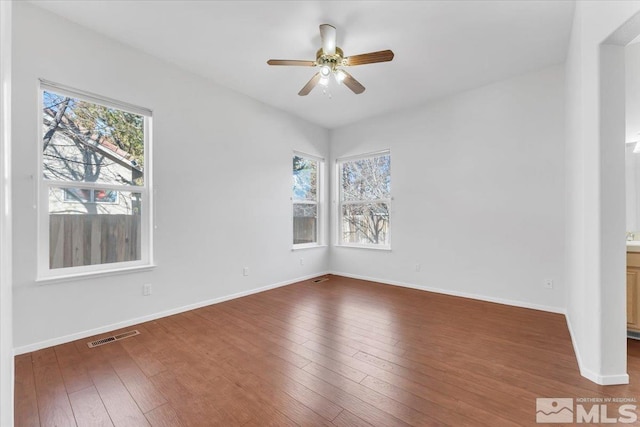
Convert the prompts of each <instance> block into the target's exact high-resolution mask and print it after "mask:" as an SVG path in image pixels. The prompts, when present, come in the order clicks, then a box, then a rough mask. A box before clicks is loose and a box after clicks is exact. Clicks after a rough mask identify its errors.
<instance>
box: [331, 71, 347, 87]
mask: <svg viewBox="0 0 640 427" xmlns="http://www.w3.org/2000/svg"><path fill="white" fill-rule="evenodd" d="M333 76H334V77H335V78H336V82H338V84H342V82H343V81H344V79H345V78H346V77H347V75H346V74H345V72H344V71H342V70H336V71H335V72H334V73H333Z"/></svg>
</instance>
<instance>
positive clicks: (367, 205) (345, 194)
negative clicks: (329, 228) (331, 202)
mask: <svg viewBox="0 0 640 427" xmlns="http://www.w3.org/2000/svg"><path fill="white" fill-rule="evenodd" d="M337 166H338V174H339V213H338V216H339V233H340V235H339V242H340V244H342V245H347V246H364V247H376V248H382V249H388V248H389V210H390V209H389V207H390V204H391V155H390V153H389V152H388V151H384V152H381V153H375V154H369V155H364V156H359V157H350V158H346V159H338V161H337Z"/></svg>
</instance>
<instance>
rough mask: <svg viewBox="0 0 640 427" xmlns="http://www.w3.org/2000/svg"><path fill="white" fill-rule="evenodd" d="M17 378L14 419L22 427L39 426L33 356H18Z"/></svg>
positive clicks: (16, 363) (16, 365) (16, 362)
mask: <svg viewBox="0 0 640 427" xmlns="http://www.w3.org/2000/svg"><path fill="white" fill-rule="evenodd" d="M15 378H16V381H15V397H14V417H15V419H16V420H17V422H18V423H19V425H21V426H24V427H36V426H39V425H40V417H39V416H38V398H37V396H36V384H35V378H34V376H33V366H32V361H31V354H22V355H20V356H16V358H15Z"/></svg>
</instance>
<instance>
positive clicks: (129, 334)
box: [87, 329, 140, 348]
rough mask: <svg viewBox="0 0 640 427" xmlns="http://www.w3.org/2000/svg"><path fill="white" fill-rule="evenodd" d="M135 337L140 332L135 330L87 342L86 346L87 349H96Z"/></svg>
mask: <svg viewBox="0 0 640 427" xmlns="http://www.w3.org/2000/svg"><path fill="white" fill-rule="evenodd" d="M136 335H140V332H138V330H137V329H136V330H133V331H127V332H123V333H121V334H118V335H113V336H111V337H106V338H100V339H99V340H95V341H91V342H88V343H87V345H88V346H89V348H93V347H98V346H100V345H104V344H109V343H110V342H114V341H120V340H123V339H125V338H129V337H134V336H136Z"/></svg>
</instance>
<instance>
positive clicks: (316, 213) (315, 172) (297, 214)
mask: <svg viewBox="0 0 640 427" xmlns="http://www.w3.org/2000/svg"><path fill="white" fill-rule="evenodd" d="M322 165H323V161H322V160H321V159H318V158H315V157H312V156H308V155H306V154H299V153H294V155H293V195H292V198H291V199H292V201H293V246H294V248H300V247H306V246H317V245H319V244H320V239H319V236H320V226H321V225H320V222H321V221H320V216H321V215H320V212H321V207H320V195H321V192H320V191H321V188H320V175H321V169H322Z"/></svg>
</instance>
